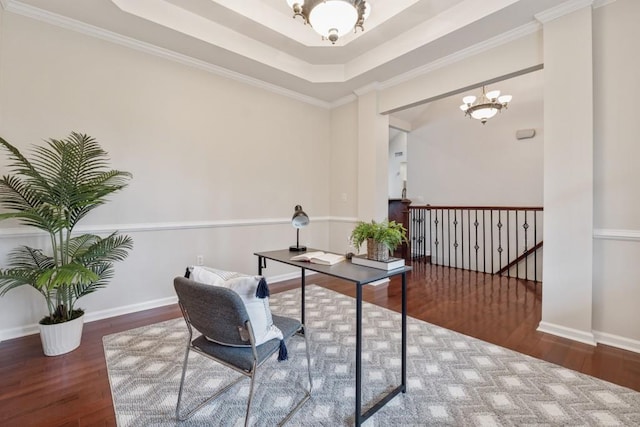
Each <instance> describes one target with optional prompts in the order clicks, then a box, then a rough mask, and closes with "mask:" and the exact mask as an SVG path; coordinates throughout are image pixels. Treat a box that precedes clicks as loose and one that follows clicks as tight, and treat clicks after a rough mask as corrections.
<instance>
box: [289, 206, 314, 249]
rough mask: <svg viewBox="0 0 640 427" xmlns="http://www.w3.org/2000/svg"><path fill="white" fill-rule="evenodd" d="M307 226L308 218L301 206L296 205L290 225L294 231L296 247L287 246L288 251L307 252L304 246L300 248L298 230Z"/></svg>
mask: <svg viewBox="0 0 640 427" xmlns="http://www.w3.org/2000/svg"><path fill="white" fill-rule="evenodd" d="M308 224H309V216H308V215H307V214H306V213H305V212H304V211H303V210H302V206H300V205H296V207H295V208H294V213H293V217H292V218H291V225H293V228H295V229H296V245H295V246H289V250H290V251H295V252H303V251H306V250H307V247H306V246H300V229H301V228H302V227H304V226H306V225H308Z"/></svg>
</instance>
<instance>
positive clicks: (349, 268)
mask: <svg viewBox="0 0 640 427" xmlns="http://www.w3.org/2000/svg"><path fill="white" fill-rule="evenodd" d="M320 250H321V249H311V248H308V249H307V251H306V252H314V251H320ZM323 252H326V251H323ZM302 253H304V252H292V251H289V250H288V249H281V250H277V251H268V252H256V253H254V255H257V256H259V257H264V258H266V259H270V260H273V261H278V262H282V263H284V264H289V265H293V266H295V267H300V268H305V269H307V270H311V271H315V272H318V273H322V274H327V275H329V276H333V277H337V278H339V279H344V280H349V281H351V282H354V283H356V284H357V285H366V284H367V283H371V282H375V281H376V280H381V279H384V278H387V277H391V276H395V275H398V274H402V273H406V272H408V271H411V270H412V268H411V267H409V266H404V267H400V268H396V269H394V270H389V271H386V270H380V269H378V268H371V267H364V266H361V265H355V264H352V263H351V261H350V260H345V261H342V262H339V263H337V264H334V265H322V264H313V263H310V262H307V261H291V259H290V258H291V257H293V256H296V255H299V254H302Z"/></svg>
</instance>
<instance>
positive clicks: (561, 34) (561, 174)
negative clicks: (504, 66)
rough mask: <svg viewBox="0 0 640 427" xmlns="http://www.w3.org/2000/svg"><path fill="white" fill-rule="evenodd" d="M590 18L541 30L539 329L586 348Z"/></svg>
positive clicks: (584, 13)
mask: <svg viewBox="0 0 640 427" xmlns="http://www.w3.org/2000/svg"><path fill="white" fill-rule="evenodd" d="M591 18H592V10H591V8H590V7H585V8H582V9H580V10H578V11H575V12H573V13H570V14H568V15H565V16H562V17H560V18H557V19H554V20H551V21H549V22H545V23H544V61H545V69H544V76H545V82H544V101H545V106H544V126H545V144H544V208H545V212H544V254H543V263H544V274H543V277H542V280H543V283H544V288H543V289H544V291H543V294H542V321H541V322H540V326H539V329H540V330H542V331H545V332H551V333H555V334H557V335H565V336H568V337H571V338H574V339H579V340H581V341H583V342H586V343H594V337H593V330H592V324H591V318H592V312H593V302H592V281H593V280H592V274H591V272H592V269H591V267H590V266H592V265H593V71H592V63H593V49H592V43H591V34H592V22H591V21H592V19H591ZM567 100H571V101H572V102H567Z"/></svg>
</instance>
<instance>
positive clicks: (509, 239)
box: [507, 210, 511, 277]
mask: <svg viewBox="0 0 640 427" xmlns="http://www.w3.org/2000/svg"><path fill="white" fill-rule="evenodd" d="M510 223H511V211H510V210H508V211H507V264H510V263H511V233H510V232H509V227H510V225H509V224H510ZM507 277H511V268H510V269H509V270H507Z"/></svg>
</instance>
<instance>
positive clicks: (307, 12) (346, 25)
mask: <svg viewBox="0 0 640 427" xmlns="http://www.w3.org/2000/svg"><path fill="white" fill-rule="evenodd" d="M287 4H288V5H289V7H291V9H292V10H293V17H294V18H295V17H297V16H301V17H302V19H304V23H305V24H309V25H311V27H312V28H313V29H314V30H315V31H316V32H317V33H318V34H320V35H321V36H322V38H323V39H326V40H329V41H330V42H331V43H332V44H336V41H337V40H338V38H339V37H342V36H343V35H345V34H347V33H348V32H349V31H352V30H353V31H354V32H355V31H356V30H357V29H358V28H360V30H362V31H364V21H365V19H367V18H368V17H369V13H370V12H371V6H370V5H369V3H368V2H366V1H364V0H287Z"/></svg>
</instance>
